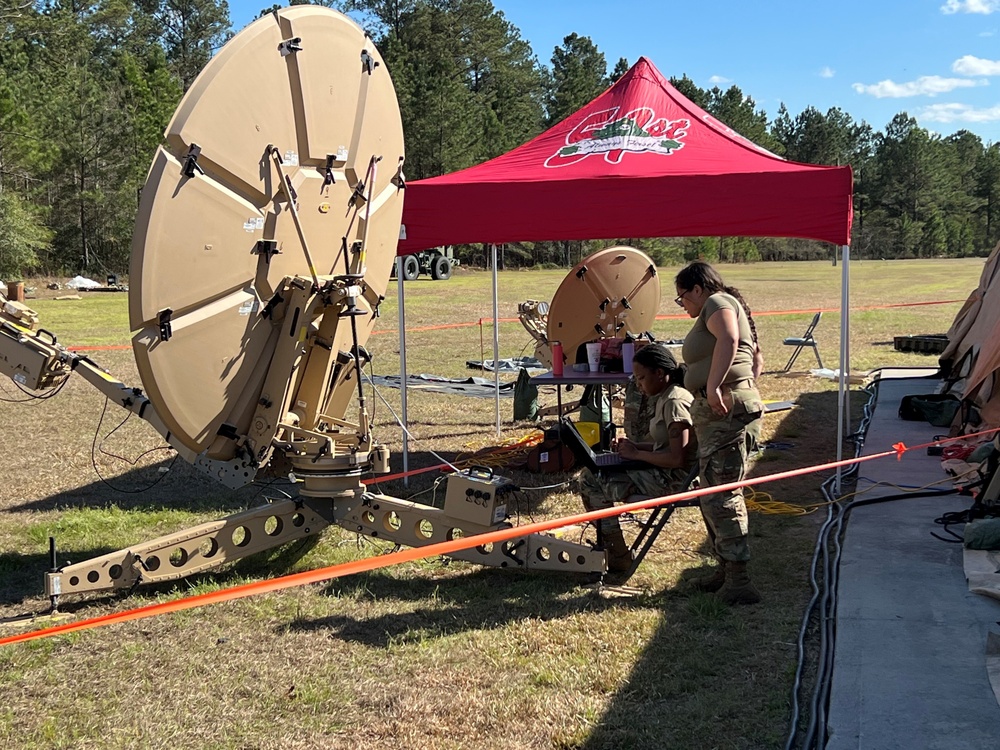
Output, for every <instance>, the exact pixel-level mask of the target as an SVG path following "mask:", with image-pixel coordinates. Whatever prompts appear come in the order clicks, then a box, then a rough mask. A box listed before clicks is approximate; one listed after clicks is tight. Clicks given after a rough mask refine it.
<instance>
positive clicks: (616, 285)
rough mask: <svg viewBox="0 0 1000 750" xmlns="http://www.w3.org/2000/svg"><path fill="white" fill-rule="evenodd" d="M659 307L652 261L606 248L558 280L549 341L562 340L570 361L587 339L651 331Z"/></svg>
mask: <svg viewBox="0 0 1000 750" xmlns="http://www.w3.org/2000/svg"><path fill="white" fill-rule="evenodd" d="M659 309H660V283H659V280H658V279H657V278H656V264H655V263H653V261H652V260H651V259H650V257H649V256H648V255H646V254H645V253H644V252H642V251H641V250H636V249H635V248H634V247H626V246H619V247H609V248H605V249H604V250H598V251H597V252H596V253H594V254H593V255H589V256H587V257H586V258H584V259H583V260H582V261H580V262H579V263H578V264H577V265H576V266H574V267H573V270H571V271H570V272H569V273H568V274H567V275H566V278H565V279H563V280H562V283H561V284H560V285H559V288H558V289H556V293H555V294H554V295H553V297H552V302H551V303H550V304H549V310H548V323H547V331H546V335H547V338H548V342H549V343H551V342H552V341H558V342H560V343H561V344H562V347H563V356H564V357H565V358H566V361H567V363H569V364H573V363H574V362H576V350H577V348H578V347H579V346H580V345H581V344H583V343H585V342H587V341H594V340H596V339H599V338H613V337H622V336H624V335H625V334H626V332H628V333H633V334H639V333H643V332H645V331H648V330H650V329H651V328H652V327H653V322H654V320H655V319H656V313H657V312H658V311H659ZM540 353H544V350H542V351H540ZM549 357H551V353H549Z"/></svg>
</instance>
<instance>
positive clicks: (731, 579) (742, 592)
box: [717, 560, 760, 604]
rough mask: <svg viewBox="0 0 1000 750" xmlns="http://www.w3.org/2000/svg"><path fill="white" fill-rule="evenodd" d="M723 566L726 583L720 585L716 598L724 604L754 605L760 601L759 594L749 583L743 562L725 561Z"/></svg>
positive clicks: (745, 565)
mask: <svg viewBox="0 0 1000 750" xmlns="http://www.w3.org/2000/svg"><path fill="white" fill-rule="evenodd" d="M723 565H724V566H725V577H726V582H725V583H724V584H722V587H721V588H720V589H719V593H718V594H717V596H718V597H719V598H720V599H721V600H722V601H724V602H725V603H726V604H756V603H757V602H759V601H760V592H759V591H758V590H757V589H756V587H755V586H754V585H753V583H751V582H750V574H749V573H748V572H747V564H746V563H745V562H732V561H730V560H727V561H726V562H725V563H723Z"/></svg>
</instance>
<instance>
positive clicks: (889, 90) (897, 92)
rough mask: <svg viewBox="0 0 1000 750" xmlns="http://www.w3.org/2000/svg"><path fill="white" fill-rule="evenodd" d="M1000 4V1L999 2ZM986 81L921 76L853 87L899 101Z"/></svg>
mask: <svg viewBox="0 0 1000 750" xmlns="http://www.w3.org/2000/svg"><path fill="white" fill-rule="evenodd" d="M998 2H1000V0H998ZM988 83H989V82H988V81H985V80H979V81H973V80H970V79H968V78H942V77H941V76H921V77H920V78H918V79H917V80H915V81H907V82H906V83H896V82H895V81H890V80H886V81H879V82H878V83H870V84H866V83H855V84H852V85H851V88H853V89H854V90H855V91H857V92H858V93H859V94H869V95H870V96H874V97H875V98H876V99H886V98H889V99H899V98H901V97H904V96H937V95H938V94H945V93H947V92H949V91H954V90H955V89H964V88H969V87H971V86H985V85H987V84H988Z"/></svg>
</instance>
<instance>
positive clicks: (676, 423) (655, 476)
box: [581, 344, 695, 573]
mask: <svg viewBox="0 0 1000 750" xmlns="http://www.w3.org/2000/svg"><path fill="white" fill-rule="evenodd" d="M632 366H633V374H634V379H635V383H636V385H637V386H638V388H639V390H640V391H641V392H642V393H643V394H644V395H645V396H646V398H647V409H646V411H647V412H648V414H649V418H648V419H649V421H648V423H647V424H646V425H644V426H643V427H642V433H631V434H630V433H628V432H626V435H627V437H625V438H622V439H621V440H619V441H618V443H617V445H616V448H617V451H618V453H619V454H621V456H622V458H625V459H629V460H638V461H645V462H646V463H648V464H649V465H650V466H649V468H648V469H645V468H643V469H629V470H627V471H620V472H614V473H608V474H606V475H600V476H597V475H594V474H593V473H591V472H590V471H589V470H588V471H587V472H586V473H585V474H584V475H583V478H582V487H581V493H582V495H583V505H584V507H585V508H586V509H587V510H598V509H600V508H610V507H611V506H612V505H614V504H615V503H620V502H624V501H626V500H627V499H628V497H629V496H630V495H645V496H648V497H661V496H663V495H670V494H673V493H675V492H680V491H681V490H683V489H684V488H685V485H686V484H687V480H688V475H689V474H690V472H691V469H692V467H693V466H694V463H695V448H694V435H693V433H692V430H691V412H690V409H691V402H692V401H693V397H692V396H691V394H690V393H688V392H687V390H685V388H684V385H683V382H684V370H683V369H682V368H680V367H678V365H677V360H675V359H674V356H673V355H672V354H671V353H670V351H669V350H668V349H666V348H665V347H662V346H659V345H657V344H647V345H646V346H644V347H643V348H642V349H640V350H639V351H637V352H636V353H635V357H634V359H633V362H632ZM599 523H600V524H601V537H602V541H603V543H604V547H605V549H606V551H607V557H608V570H609V571H610V572H612V573H621V572H623V571H626V570H628V569H629V568H630V567H631V566H632V553H631V552H630V551H629V548H628V545H627V544H626V543H625V538H624V536H623V535H622V530H621V526H620V525H619V523H618V517H617V516H612V517H611V518H604V519H601V521H599Z"/></svg>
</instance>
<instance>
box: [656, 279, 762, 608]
mask: <svg viewBox="0 0 1000 750" xmlns="http://www.w3.org/2000/svg"><path fill="white" fill-rule="evenodd" d="M674 283H675V285H676V287H677V298H676V300H675V301H676V302H677V304H678V305H680V306H681V307H683V308H684V310H685V311H686V312H687V314H688V315H690V316H691V317H692V318H695V319H696V320H695V324H694V327H693V328H692V329H691V331H690V332H689V333H688V335H687V337H686V338H685V339H684V348H683V350H682V352H683V356H684V362H685V364H686V365H687V368H688V370H687V375H686V376H685V379H684V385H685V386H686V387H687V389H688V390H689V391H691V393H693V394H694V397H695V398H694V403H693V405H692V407H691V416H692V420H693V424H694V429H695V434H696V435H697V437H698V462H699V475H700V477H701V485H702V487H710V486H713V485H721V484H728V483H730V482H739V481H741V480H742V479H743V477H744V475H745V473H746V466H747V454H748V452H749V451H750V450H752V448H753V447H754V446H755V445H756V442H757V438H758V436H759V433H760V416H761V415H762V414H763V412H764V404H763V402H762V401H761V399H760V393H758V391H757V386H756V377H757V376H758V375H759V374H760V371H761V369H762V366H763V360H762V359H761V357H760V349H759V348H758V346H757V334H756V329H755V327H754V325H753V319H752V318H751V317H750V308H749V307H748V306H747V304H746V302H745V301H744V300H743V297H742V296H741V295H740V293H739V291H737V290H736V289H734V288H732V287H727V286H726V285H725V284H724V283H723V281H722V277H721V276H719V273H718V271H716V270H715V269H714V268H712V266H710V265H709V264H708V263H704V262H702V261H695V262H694V263H691V264H690V265H688V266H687V267H686V268H684V269H682V270H681V272H680V273H678V274H677V276H676V278H675V279H674ZM701 512H702V516H703V518H704V519H705V526H706V528H707V529H708V536H709V540H710V542H711V544H712V552H713V554H714V556H715V557H716V559H717V560H718V561H719V563H720V565H719V568H718V570H716V571H715V572H714V573H713V574H712V575H710V576H707V577H703V578H700V579H695V580H694V581H692V584H693V586H694V587H695V588H697V589H700V590H702V591H712V592H718V596H719V598H721V599H722V600H723V601H725V602H727V603H729V604H755V603H757V602H759V601H760V593H759V592H758V591H757V589H756V588H755V587H754V585H753V584H752V583H751V581H750V576H749V573H748V572H747V561H748V560H749V559H750V549H749V547H748V545H747V509H746V503H745V502H744V499H743V492H742V490H731V491H729V492H719V493H716V494H713V495H705V496H703V497H702V498H701Z"/></svg>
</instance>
